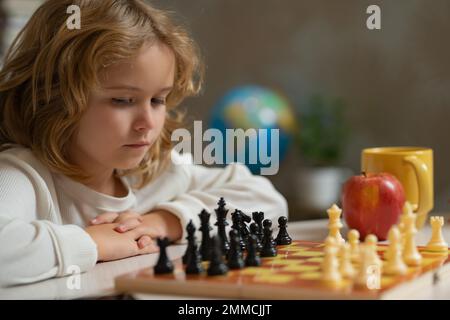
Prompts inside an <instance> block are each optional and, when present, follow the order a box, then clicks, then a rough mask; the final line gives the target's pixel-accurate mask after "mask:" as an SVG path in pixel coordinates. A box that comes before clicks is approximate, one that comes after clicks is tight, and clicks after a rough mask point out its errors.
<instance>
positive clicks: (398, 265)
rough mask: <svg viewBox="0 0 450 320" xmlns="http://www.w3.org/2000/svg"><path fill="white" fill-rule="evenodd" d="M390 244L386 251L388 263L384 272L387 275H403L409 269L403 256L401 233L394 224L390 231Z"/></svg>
mask: <svg viewBox="0 0 450 320" xmlns="http://www.w3.org/2000/svg"><path fill="white" fill-rule="evenodd" d="M388 240H389V246H388V248H387V250H386V253H385V255H384V256H385V259H386V263H385V265H384V268H383V273H384V274H387V275H402V274H405V273H406V271H407V270H408V268H407V266H406V264H405V263H404V262H403V258H402V244H401V234H400V231H399V229H398V227H396V226H392V228H391V229H390V230H389V233H388Z"/></svg>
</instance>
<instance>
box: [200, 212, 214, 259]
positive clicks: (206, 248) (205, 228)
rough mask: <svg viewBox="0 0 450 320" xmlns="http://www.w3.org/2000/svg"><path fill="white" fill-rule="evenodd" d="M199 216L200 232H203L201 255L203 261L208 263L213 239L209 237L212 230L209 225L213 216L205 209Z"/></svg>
mask: <svg viewBox="0 0 450 320" xmlns="http://www.w3.org/2000/svg"><path fill="white" fill-rule="evenodd" d="M198 216H199V217H200V221H201V224H200V231H201V232H202V242H201V244H200V254H201V256H202V261H208V260H209V259H210V257H211V237H210V235H209V232H210V231H211V229H212V228H211V226H210V225H209V218H210V216H211V214H210V213H209V212H208V211H206V210H205V209H203V210H202V211H201V212H200V214H199V215H198Z"/></svg>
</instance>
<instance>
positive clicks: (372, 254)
mask: <svg viewBox="0 0 450 320" xmlns="http://www.w3.org/2000/svg"><path fill="white" fill-rule="evenodd" d="M377 243H378V238H377V236H376V235H374V234H368V235H367V236H366V239H365V240H364V244H365V245H366V248H367V250H366V254H367V256H368V257H367V259H368V260H369V262H370V264H372V265H376V266H377V267H378V268H380V270H381V268H382V266H383V262H382V261H381V259H380V257H379V256H378V252H377Z"/></svg>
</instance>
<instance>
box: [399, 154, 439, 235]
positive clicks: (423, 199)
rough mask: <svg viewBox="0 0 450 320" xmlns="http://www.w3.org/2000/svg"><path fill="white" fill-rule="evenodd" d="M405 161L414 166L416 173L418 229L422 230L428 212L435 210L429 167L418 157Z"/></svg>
mask: <svg viewBox="0 0 450 320" xmlns="http://www.w3.org/2000/svg"><path fill="white" fill-rule="evenodd" d="M405 161H406V162H407V163H409V164H410V165H412V167H413V168H414V171H415V173H416V177H417V182H418V187H419V204H418V208H417V211H416V213H417V221H416V225H417V227H418V228H422V226H423V225H424V224H425V222H426V219H427V215H428V212H429V211H430V210H431V209H432V208H433V192H432V186H431V185H430V181H429V179H428V172H429V168H428V166H427V165H426V164H425V163H424V162H423V161H422V160H420V159H419V158H417V157H416V156H408V157H405Z"/></svg>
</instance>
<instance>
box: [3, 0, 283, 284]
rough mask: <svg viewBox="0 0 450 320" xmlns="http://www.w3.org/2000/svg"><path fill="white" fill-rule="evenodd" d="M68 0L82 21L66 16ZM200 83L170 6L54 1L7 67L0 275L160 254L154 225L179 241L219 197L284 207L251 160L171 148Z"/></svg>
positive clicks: (242, 205)
mask: <svg viewBox="0 0 450 320" xmlns="http://www.w3.org/2000/svg"><path fill="white" fill-rule="evenodd" d="M71 5H78V6H79V8H80V10H81V11H80V12H81V15H80V17H81V25H80V28H79V29H76V28H75V29H71V28H68V27H67V24H66V20H67V18H68V14H67V13H66V11H67V8H68V7H69V6H71ZM200 85H201V64H200V62H199V58H198V54H197V51H196V49H195V46H194V43H193V42H192V40H191V39H190V38H189V36H188V35H187V33H186V32H185V31H184V30H183V29H182V28H180V27H179V26H176V25H174V24H173V23H172V22H171V20H170V19H169V17H168V14H167V13H165V12H163V11H160V10H157V9H154V8H152V7H151V6H149V5H148V4H145V3H144V2H143V1H139V0H102V1H98V0H49V1H46V2H45V3H44V4H43V5H42V6H41V7H40V8H39V9H38V10H37V11H36V12H35V14H34V15H33V16H32V18H31V19H30V21H29V22H28V24H27V25H26V26H25V28H24V29H23V30H22V31H21V33H20V34H19V35H18V37H17V38H16V40H15V42H14V43H13V45H12V47H11V48H10V50H9V52H8V53H7V55H6V58H5V61H4V66H3V69H2V70H1V72H0V144H1V146H2V152H0V285H3V286H8V285H14V284H24V283H30V282H34V281H39V280H43V279H47V278H51V277H59V276H65V275H67V274H68V267H69V266H72V265H76V266H78V267H79V268H80V270H81V271H86V270H89V269H90V268H92V267H93V266H94V265H95V264H96V262H97V261H109V260H115V259H121V258H125V257H129V256H134V255H139V254H144V253H151V252H155V251H157V250H158V248H157V246H156V245H155V242H154V239H156V237H163V236H167V237H169V239H170V240H172V241H185V238H186V234H185V227H186V225H187V223H188V222H189V220H192V221H193V222H194V223H195V224H196V226H197V228H198V226H199V217H198V213H200V211H201V210H202V209H207V210H208V211H211V209H212V208H214V207H216V206H217V201H218V199H219V197H224V198H225V199H226V201H227V207H228V208H229V209H230V212H231V211H232V210H234V209H235V208H239V209H242V210H244V211H246V212H252V211H264V212H265V216H266V218H270V219H276V218H278V216H280V215H287V205H286V201H285V199H284V198H283V197H282V196H281V195H280V194H279V193H278V192H277V191H276V190H275V189H274V188H273V186H272V185H271V183H270V182H269V181H268V180H267V179H266V178H263V177H258V176H253V175H251V174H250V173H249V171H248V170H247V169H246V167H245V166H243V165H241V164H231V165H228V166H227V167H225V168H224V169H217V168H205V167H202V166H198V165H193V164H192V162H191V163H186V159H182V157H187V156H186V155H180V154H178V153H176V152H174V151H173V150H172V147H171V140H170V137H171V133H172V132H173V131H174V130H175V129H176V128H177V127H179V126H180V123H181V119H180V117H179V116H178V114H177V113H176V112H175V107H176V106H177V105H179V103H180V102H181V101H182V100H183V99H184V98H186V97H188V96H192V95H195V94H196V93H198V91H199V89H200ZM181 160H182V161H181ZM175 163H183V164H175ZM212 216H213V217H214V215H212ZM211 223H214V221H211ZM70 269H71V268H69V270H70Z"/></svg>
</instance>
